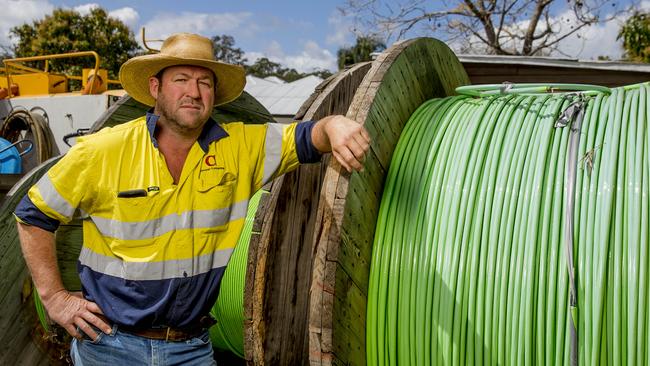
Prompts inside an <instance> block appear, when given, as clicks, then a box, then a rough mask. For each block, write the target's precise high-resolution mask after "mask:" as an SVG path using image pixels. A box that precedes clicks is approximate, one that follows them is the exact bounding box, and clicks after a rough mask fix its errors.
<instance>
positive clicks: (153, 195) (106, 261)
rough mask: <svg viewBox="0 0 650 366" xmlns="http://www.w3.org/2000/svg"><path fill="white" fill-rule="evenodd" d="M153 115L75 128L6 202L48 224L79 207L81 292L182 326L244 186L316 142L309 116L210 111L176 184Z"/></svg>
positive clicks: (225, 240) (208, 302)
mask: <svg viewBox="0 0 650 366" xmlns="http://www.w3.org/2000/svg"><path fill="white" fill-rule="evenodd" d="M157 119H158V116H155V115H153V114H148V115H147V116H146V117H142V118H138V119H136V120H134V121H131V122H128V123H125V124H122V125H119V126H116V127H113V128H107V129H103V130H101V131H100V132H98V133H96V134H93V135H90V136H87V137H83V138H79V142H78V143H77V144H76V145H75V146H74V147H73V148H72V149H70V151H69V152H68V153H67V154H66V155H65V156H64V157H63V158H62V159H61V160H60V161H59V162H58V163H57V164H56V165H54V166H53V167H52V168H51V169H50V170H49V171H48V172H47V173H46V174H45V175H44V176H43V177H42V178H41V179H40V180H39V181H38V183H37V184H35V185H34V186H33V187H32V188H31V189H30V190H29V193H28V195H27V196H25V198H24V199H23V200H22V201H21V203H20V205H19V206H18V208H17V209H16V216H17V218H18V219H19V220H20V221H22V222H23V223H26V224H32V225H38V226H39V227H42V228H44V229H47V230H50V231H54V230H55V229H56V228H57V227H58V222H63V223H67V222H69V221H71V220H72V218H73V217H74V216H75V215H79V216H80V217H82V218H83V246H82V249H81V253H80V255H79V260H78V271H79V276H80V279H81V284H82V288H83V293H84V296H85V298H86V299H88V300H90V301H93V302H95V303H97V304H98V305H99V307H100V308H101V309H102V311H103V312H104V314H105V315H106V316H107V317H108V318H109V319H110V320H112V321H114V322H116V323H117V324H122V325H128V326H133V327H144V328H150V327H158V326H160V327H162V326H171V327H178V328H183V327H189V326H192V325H194V324H196V322H197V321H198V319H199V318H200V317H201V316H203V315H206V314H207V313H208V312H209V310H210V308H211V307H212V305H213V304H214V302H215V301H216V298H217V295H218V292H219V285H220V282H221V278H222V276H223V273H224V271H225V268H226V264H227V263H228V260H229V258H230V255H231V254H232V252H233V249H234V246H235V244H236V243H237V240H238V238H239V235H240V233H241V230H242V227H243V225H244V218H245V216H246V211H247V207H248V201H249V198H250V197H251V196H252V195H253V193H255V192H256V191H257V190H258V189H259V188H261V187H262V186H263V185H264V184H266V183H267V182H269V181H270V180H272V179H274V178H275V177H277V176H278V175H281V174H283V173H285V172H287V171H290V170H292V169H294V168H296V166H297V165H298V164H299V163H300V162H303V163H307V162H314V161H317V160H319V159H320V154H318V152H317V151H316V150H315V148H314V146H313V144H312V142H311V128H312V127H313V122H304V123H299V124H289V125H283V124H275V123H271V124H265V125H246V124H243V123H227V124H222V125H219V124H217V123H215V122H214V121H213V120H212V119H210V120H209V121H208V122H207V123H206V125H205V127H204V129H203V132H202V134H201V136H200V137H199V139H198V141H197V142H195V143H194V145H193V146H192V148H191V149H190V151H189V153H188V155H187V159H186V160H185V164H184V166H183V168H182V172H181V175H180V179H179V180H178V182H177V183H176V184H174V181H173V178H172V176H171V174H170V172H169V170H168V168H167V165H166V163H165V158H164V156H163V155H162V153H161V152H160V151H159V149H158V143H157V141H156V138H155V126H156V122H157Z"/></svg>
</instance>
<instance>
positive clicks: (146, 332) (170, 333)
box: [96, 314, 216, 342]
mask: <svg viewBox="0 0 650 366" xmlns="http://www.w3.org/2000/svg"><path fill="white" fill-rule="evenodd" d="M96 315H97V316H98V317H99V318H101V319H102V320H104V321H105V322H106V323H107V324H109V325H110V324H112V322H111V321H110V320H108V318H106V317H105V316H103V315H100V314H96ZM214 324H216V321H215V320H214V319H213V318H212V317H211V316H208V315H206V316H203V317H201V319H200V320H199V322H198V324H197V325H196V326H192V327H188V328H183V329H180V328H172V327H156V328H140V327H131V326H126V325H118V329H119V330H121V331H123V332H126V333H130V334H133V335H136V336H138V337H144V338H149V339H158V340H165V341H167V342H183V341H186V340H188V339H192V338H195V337H198V336H200V335H201V334H203V332H205V330H206V329H208V328H210V327H211V326H212V325H214Z"/></svg>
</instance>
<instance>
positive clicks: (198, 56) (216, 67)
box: [120, 33, 246, 106]
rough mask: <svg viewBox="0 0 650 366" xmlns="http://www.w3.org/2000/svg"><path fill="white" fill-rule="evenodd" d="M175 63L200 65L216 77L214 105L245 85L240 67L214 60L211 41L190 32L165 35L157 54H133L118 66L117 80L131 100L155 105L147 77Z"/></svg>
mask: <svg viewBox="0 0 650 366" xmlns="http://www.w3.org/2000/svg"><path fill="white" fill-rule="evenodd" d="M178 65H192V66H201V67H205V68H206V69H209V70H211V71H212V72H213V73H214V75H215V76H216V78H217V84H216V91H215V95H214V105H215V106H217V105H221V104H226V103H228V102H230V101H233V100H235V99H237V97H239V95H240V94H241V93H242V91H243V90H244V86H245V85H246V74H245V72H244V68H243V67H241V66H238V65H231V64H227V63H223V62H219V61H216V60H215V59H214V51H213V46H212V41H211V40H210V39H208V38H205V37H202V36H199V35H198V34H191V33H177V34H173V35H171V36H169V37H168V38H167V39H166V40H165V41H164V42H163V44H162V47H161V48H160V52H159V53H155V54H151V55H144V56H137V57H134V58H132V59H130V60H128V61H127V62H125V63H124V64H123V65H122V67H121V68H120V82H121V83H122V87H123V88H124V90H125V91H126V92H127V93H128V94H129V95H130V96H131V97H132V98H134V99H135V100H137V101H139V102H141V103H144V104H146V105H148V106H153V105H154V104H156V100H155V99H154V97H152V96H151V93H149V78H150V77H152V76H154V75H156V74H158V73H159V72H160V70H162V69H164V68H167V67H170V66H178Z"/></svg>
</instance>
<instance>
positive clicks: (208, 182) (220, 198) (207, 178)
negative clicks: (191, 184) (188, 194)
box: [194, 169, 236, 233]
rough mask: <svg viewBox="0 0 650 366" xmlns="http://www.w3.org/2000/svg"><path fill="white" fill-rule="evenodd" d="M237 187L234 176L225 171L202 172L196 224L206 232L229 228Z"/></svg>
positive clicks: (198, 189) (195, 205)
mask: <svg viewBox="0 0 650 366" xmlns="http://www.w3.org/2000/svg"><path fill="white" fill-rule="evenodd" d="M235 186H236V179H235V176H234V174H231V173H228V172H226V171H225V170H224V169H210V170H204V171H202V172H201V174H200V176H199V179H198V182H197V185H196V192H195V199H194V214H195V223H197V224H198V226H199V227H201V228H204V230H205V231H206V232H209V233H210V232H217V231H224V230H226V229H227V228H228V223H229V222H230V216H231V212H232V205H233V196H234V191H235Z"/></svg>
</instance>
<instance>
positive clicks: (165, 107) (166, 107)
mask: <svg viewBox="0 0 650 366" xmlns="http://www.w3.org/2000/svg"><path fill="white" fill-rule="evenodd" d="M173 104H174V103H169V102H168V101H167V99H166V97H165V96H164V94H162V93H159V94H158V100H156V108H155V109H156V110H157V111H159V113H160V118H161V119H162V121H161V122H163V123H164V124H165V125H166V126H167V127H169V128H170V129H171V130H172V131H174V132H176V133H178V134H180V135H182V136H187V137H198V136H199V135H200V134H201V131H202V130H203V126H204V125H205V123H206V122H207V119H206V120H205V121H199V122H200V123H199V124H198V125H197V126H196V127H188V126H187V125H186V124H185V125H184V124H182V123H181V122H180V121H179V120H178V118H177V117H176V115H175V113H174V110H172V108H173V107H174V106H173ZM197 118H200V117H197Z"/></svg>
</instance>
